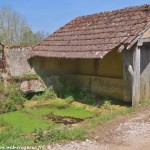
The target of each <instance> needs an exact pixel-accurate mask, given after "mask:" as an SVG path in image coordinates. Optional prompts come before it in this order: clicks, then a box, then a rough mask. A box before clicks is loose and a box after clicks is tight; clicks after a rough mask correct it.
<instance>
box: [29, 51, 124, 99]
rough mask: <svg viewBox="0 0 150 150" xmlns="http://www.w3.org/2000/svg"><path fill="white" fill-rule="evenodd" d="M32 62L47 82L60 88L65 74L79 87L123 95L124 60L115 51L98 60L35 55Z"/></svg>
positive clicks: (98, 92) (108, 94)
mask: <svg viewBox="0 0 150 150" xmlns="http://www.w3.org/2000/svg"><path fill="white" fill-rule="evenodd" d="M31 66H32V68H34V70H35V72H36V73H37V74H39V75H40V76H42V77H43V80H44V82H45V84H46V85H47V86H51V85H53V86H54V87H57V88H58V87H59V83H58V78H59V77H60V76H61V75H63V76H65V77H66V80H69V81H70V82H71V83H72V85H73V86H78V88H81V89H86V90H90V91H91V92H92V93H97V94H101V95H106V96H112V97H115V98H119V99H122V98H123V62H122V60H121V58H120V56H119V55H118V54H117V52H116V51H113V52H111V53H109V54H108V55H106V56H105V57H104V58H103V59H96V60H94V59H58V58H40V57H35V58H32V59H31Z"/></svg>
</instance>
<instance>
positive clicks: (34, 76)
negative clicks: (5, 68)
mask: <svg viewBox="0 0 150 150" xmlns="http://www.w3.org/2000/svg"><path fill="white" fill-rule="evenodd" d="M13 79H14V80H16V81H19V80H28V79H39V76H38V75H37V74H35V73H28V74H23V75H20V76H13Z"/></svg>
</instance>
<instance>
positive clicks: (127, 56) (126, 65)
mask: <svg viewBox="0 0 150 150" xmlns="http://www.w3.org/2000/svg"><path fill="white" fill-rule="evenodd" d="M121 58H122V59H123V100H124V101H125V102H132V79H133V74H134V72H133V68H132V65H133V49H131V50H130V51H127V50H124V51H123V54H122V57H121Z"/></svg>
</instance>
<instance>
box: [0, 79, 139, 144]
mask: <svg viewBox="0 0 150 150" xmlns="http://www.w3.org/2000/svg"><path fill="white" fill-rule="evenodd" d="M0 91H1V92H0V93H1V94H0V99H1V101H0V103H1V104H0V112H1V113H2V114H0V145H2V146H5V145H15V146H19V145H22V146H23V145H39V144H51V143H52V144H53V143H57V142H66V141H68V140H84V139H85V138H86V137H87V135H88V132H89V131H91V129H93V128H94V127H96V126H97V125H99V124H102V123H105V122H106V121H109V120H111V119H114V118H115V117H117V116H119V115H125V114H128V113H132V112H134V111H136V110H135V109H133V108H129V107H127V106H125V105H124V106H123V105H122V106H121V105H116V104H115V105H114V104H113V101H111V100H110V99H108V98H105V97H102V96H99V95H92V94H90V93H89V92H88V91H79V90H77V89H71V88H70V87H69V86H67V85H65V87H63V89H62V91H63V92H64V93H62V91H60V93H59V94H62V97H63V99H58V98H57V96H56V93H55V92H54V90H53V89H52V88H49V89H47V90H45V92H43V93H38V94H36V95H33V96H32V97H30V98H28V99H30V100H27V97H28V96H26V97H25V96H24V95H23V94H22V92H21V91H20V90H19V88H18V86H17V84H15V83H14V82H12V83H9V84H8V85H7V86H6V87H4V85H3V84H2V83H1V85H0ZM5 103H6V104H5ZM115 103H116V102H115ZM6 112H7V113H6ZM6 139H7V140H6Z"/></svg>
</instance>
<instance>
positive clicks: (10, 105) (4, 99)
mask: <svg viewBox="0 0 150 150" xmlns="http://www.w3.org/2000/svg"><path fill="white" fill-rule="evenodd" d="M24 101H25V99H24V95H23V93H22V92H21V91H20V89H19V87H18V86H17V84H15V83H8V84H7V86H4V84H3V83H0V113H6V112H10V111H15V110H17V109H19V108H22V107H23V103H24Z"/></svg>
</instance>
